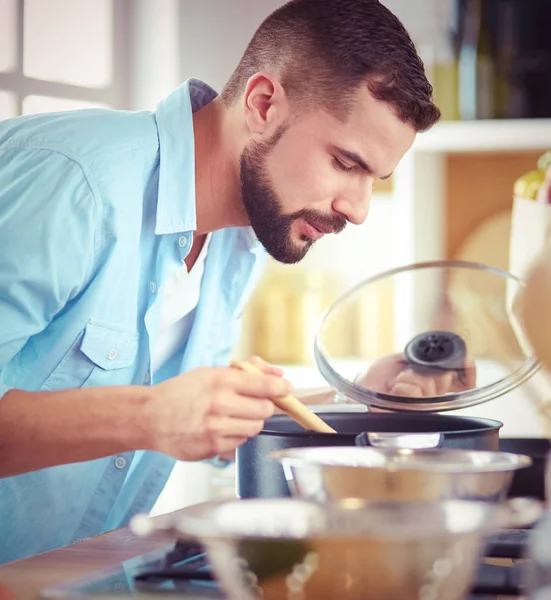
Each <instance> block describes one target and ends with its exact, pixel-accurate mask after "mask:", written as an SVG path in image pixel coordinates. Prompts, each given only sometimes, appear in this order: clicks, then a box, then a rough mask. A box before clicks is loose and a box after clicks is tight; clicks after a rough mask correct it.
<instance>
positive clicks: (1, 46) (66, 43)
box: [0, 0, 128, 119]
mask: <svg viewBox="0 0 551 600" xmlns="http://www.w3.org/2000/svg"><path fill="white" fill-rule="evenodd" d="M125 11H128V8H127V5H126V3H124V2H120V1H119V0H77V1H75V0H47V1H45V0H0V119H6V118H9V117H13V116H17V115H21V114H29V113H39V112H53V111H59V110H73V109H76V108H88V107H94V106H95V107H113V108H125V98H126V85H125V77H124V75H125V73H124V71H123V68H122V67H123V65H124V63H125V60H124V59H125V56H124V55H125V51H126V41H127V39H126V37H125V31H126V29H125V27H124V25H125V23H127V22H128V19H127V18H125V16H126V15H125ZM69 23H70V26H68V24H69ZM115 31H117V37H115V35H114V34H115Z"/></svg>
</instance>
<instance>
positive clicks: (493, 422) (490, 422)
mask: <svg viewBox="0 0 551 600" xmlns="http://www.w3.org/2000/svg"><path fill="white" fill-rule="evenodd" d="M351 414H352V415H353V417H351V418H357V414H356V413H351ZM362 414H363V415H365V414H369V413H362ZM331 415H335V416H339V417H341V418H342V417H344V418H346V417H345V416H344V415H346V413H340V412H335V413H331V412H327V413H324V415H323V418H324V420H327V419H328V418H330V417H331ZM371 416H374V417H376V418H378V419H381V421H384V420H388V421H392V419H400V420H403V419H408V420H409V421H411V422H412V423H413V422H415V421H416V420H417V421H419V420H422V419H427V418H429V419H442V420H443V421H444V422H446V421H449V420H450V419H453V420H456V419H469V420H471V421H474V420H476V421H477V422H479V423H480V424H481V425H482V427H479V428H473V427H471V428H468V429H458V430H455V431H436V428H435V430H434V431H400V430H398V429H397V430H396V431H380V430H377V427H366V428H365V429H362V430H361V431H358V432H356V433H344V432H339V431H337V433H336V434H335V433H318V432H317V431H309V430H307V429H304V430H302V431H277V430H275V429H269V428H268V427H269V425H268V422H269V421H272V420H275V421H287V420H288V421H289V422H293V419H292V418H291V417H289V416H287V415H274V416H273V417H270V419H267V420H266V422H265V428H263V429H262V431H261V432H260V433H259V434H258V435H271V436H276V435H277V436H281V435H283V436H286V437H300V438H303V437H305V436H316V437H317V436H323V438H324V439H335V437H338V438H342V437H347V438H348V437H354V438H355V437H357V436H358V435H359V434H361V433H364V431H365V432H368V433H403V434H410V433H419V434H429V433H442V434H443V435H444V437H445V438H450V437H454V436H458V435H461V436H464V435H473V434H477V433H486V432H489V431H495V430H496V429H497V430H498V431H499V430H500V429H501V428H502V427H503V423H502V422H501V421H498V420H497V419H489V418H486V417H466V416H465V417H464V416H461V415H439V414H418V413H417V414H408V415H407V416H405V415H404V413H397V414H377V415H374V414H373V413H372V414H371ZM267 425H268V427H267Z"/></svg>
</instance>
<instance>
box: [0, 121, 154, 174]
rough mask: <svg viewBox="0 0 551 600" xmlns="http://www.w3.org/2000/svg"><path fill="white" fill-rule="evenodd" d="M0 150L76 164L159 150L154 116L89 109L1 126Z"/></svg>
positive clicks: (9, 122)
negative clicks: (45, 155)
mask: <svg viewBox="0 0 551 600" xmlns="http://www.w3.org/2000/svg"><path fill="white" fill-rule="evenodd" d="M0 149H13V150H16V149H22V150H33V149H37V150H46V151H51V152H55V153H60V154H63V155H65V156H66V157H67V158H69V159H72V160H75V161H77V162H80V161H83V162H88V163H94V162H103V161H105V160H117V158H118V157H121V156H124V155H125V154H128V153H134V154H136V153H137V154H139V153H140V151H142V152H144V153H146V154H150V153H151V152H154V153H155V152H157V150H158V136H157V126H156V122H155V117H154V115H153V113H150V112H146V111H142V112H131V111H120V110H109V109H87V110H78V111H68V112H62V113H52V114H41V115H29V116H23V117H19V118H16V119H10V120H7V121H4V122H2V123H0Z"/></svg>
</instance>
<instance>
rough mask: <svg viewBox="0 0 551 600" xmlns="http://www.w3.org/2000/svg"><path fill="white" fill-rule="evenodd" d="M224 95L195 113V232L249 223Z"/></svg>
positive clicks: (233, 133)
mask: <svg viewBox="0 0 551 600" xmlns="http://www.w3.org/2000/svg"><path fill="white" fill-rule="evenodd" d="M227 110H228V109H227V108H226V107H225V106H224V104H223V102H222V100H221V98H216V99H215V100H213V101H212V102H211V103H209V104H207V105H206V106H205V107H204V108H202V109H200V110H199V111H197V112H196V113H195V114H194V115H193V129H194V139H195V201H196V210H197V231H196V235H197V236H201V235H204V234H205V233H209V232H211V231H216V230H218V229H224V228H226V227H236V226H242V225H247V223H248V221H247V216H246V213H245V210H244V208H243V204H242V202H241V187H240V180H239V157H238V150H237V145H235V140H236V138H237V135H238V132H235V131H234V132H232V131H231V130H230V128H231V125H230V123H231V120H230V119H228V118H226V117H227Z"/></svg>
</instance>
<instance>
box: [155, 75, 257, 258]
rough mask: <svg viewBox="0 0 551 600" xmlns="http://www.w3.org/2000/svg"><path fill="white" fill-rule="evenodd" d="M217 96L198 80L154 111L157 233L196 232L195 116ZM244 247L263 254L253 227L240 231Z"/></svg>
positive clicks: (191, 81) (178, 90) (170, 96)
mask: <svg viewBox="0 0 551 600" xmlns="http://www.w3.org/2000/svg"><path fill="white" fill-rule="evenodd" d="M217 95H218V94H217V92H216V91H215V90H214V89H213V88H211V87H210V86H209V85H207V84H206V83H204V82H202V81H200V80H199V79H194V78H192V79H188V80H187V81H185V82H184V83H182V85H180V86H179V87H178V88H176V89H175V90H174V91H173V92H172V93H171V94H170V95H169V96H167V97H166V98H165V99H164V100H162V101H161V102H160V103H159V104H158V106H157V108H156V111H155V116H156V120H157V129H158V132H159V147H160V161H159V192H158V199H157V218H156V224H155V233H156V234H157V235H164V234H170V233H180V232H184V231H193V230H195V229H196V228H197V215H196V206H195V143H194V137H193V113H194V112H195V111H197V110H199V109H200V108H202V107H203V106H206V105H207V104H209V102H212V101H213V100H214V99H215V98H216V96H217ZM238 229H239V231H240V236H241V239H242V240H243V242H244V244H245V247H246V248H247V249H248V250H251V251H257V252H259V251H262V246H261V244H260V242H259V241H258V239H257V237H256V235H255V233H254V231H253V229H252V228H251V227H239V228H238Z"/></svg>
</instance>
